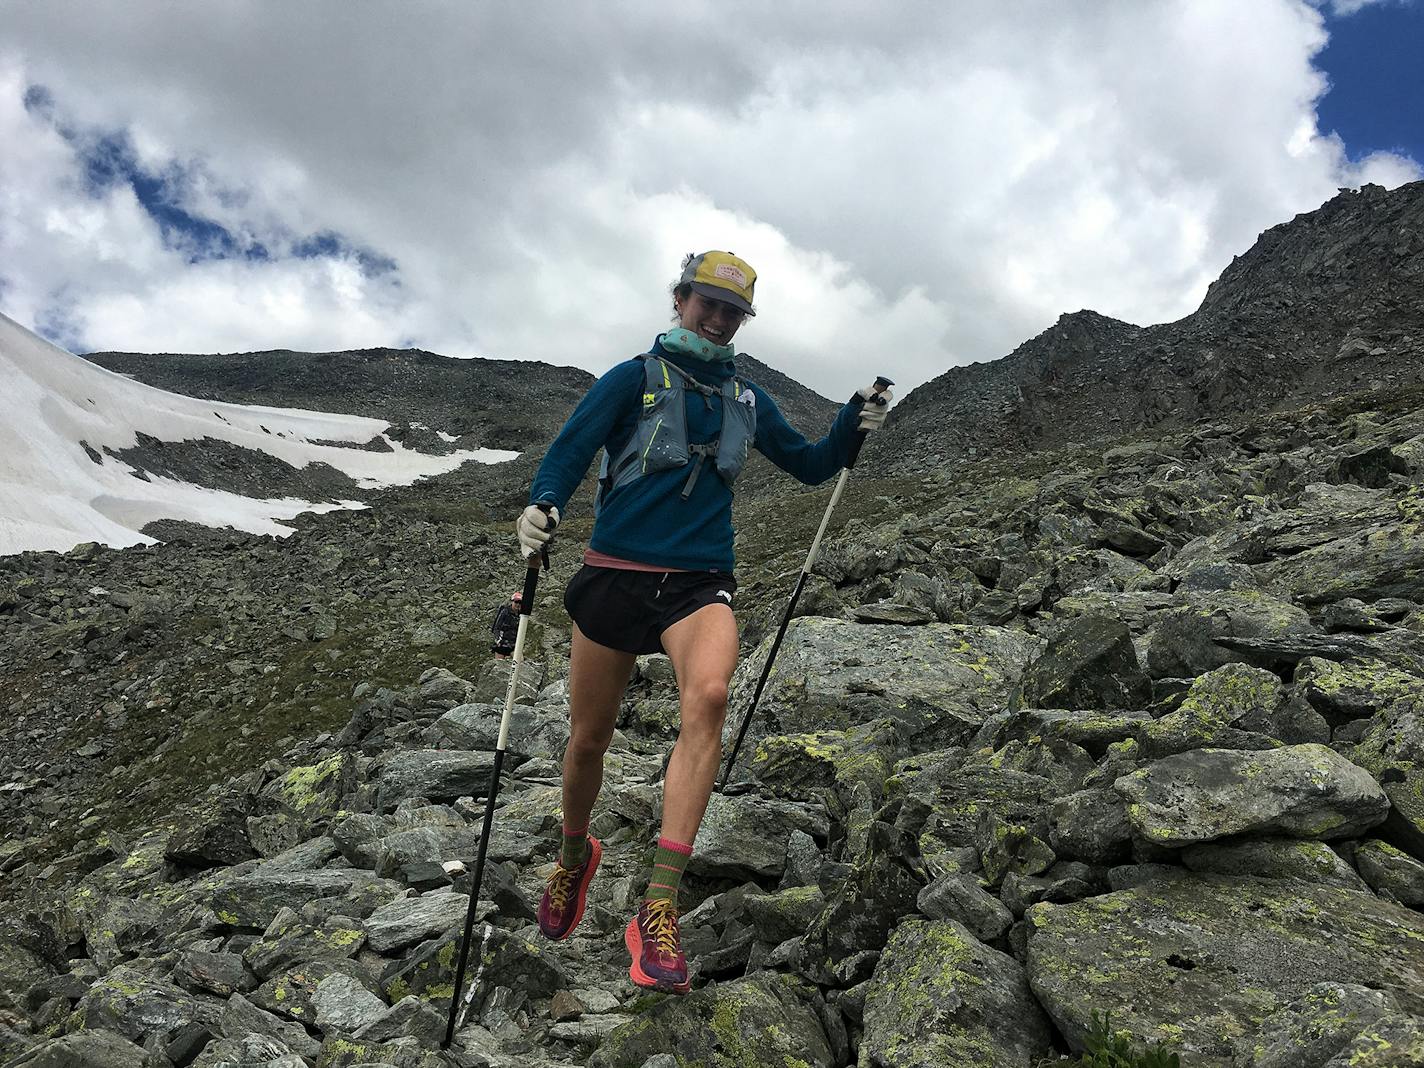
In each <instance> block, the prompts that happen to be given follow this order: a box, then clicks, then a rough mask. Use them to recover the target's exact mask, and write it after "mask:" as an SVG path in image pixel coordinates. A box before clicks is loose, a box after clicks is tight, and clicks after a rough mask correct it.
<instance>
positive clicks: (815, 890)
mask: <svg viewBox="0 0 1424 1068" xmlns="http://www.w3.org/2000/svg"><path fill="white" fill-rule="evenodd" d="M825 904H826V898H825V895H824V894H823V893H822V892H821V888H820V887H819V886H794V887H788V888H786V889H785V890H779V891H777V892H776V893H774V894H748V895H747V896H746V898H745V899H744V901H743V906H744V907H745V908H746V910H747V916H748V917H749V918H750V919H751V921H752V924H753V926H754V927H755V929H756V936H757V938H758V939H760V940H761V941H763V942H767V943H771V944H773V945H774V944H778V943H781V942H784V941H786V940H787V939H788V938H794V937H796V936H797V935H801V934H804V933H805V931H806V928H808V927H809V926H811V923H812V921H814V920H815V919H816V917H817V916H819V915H820V914H821V911H822V909H824V908H825Z"/></svg>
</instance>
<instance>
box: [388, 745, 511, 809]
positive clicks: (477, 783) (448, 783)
mask: <svg viewBox="0 0 1424 1068" xmlns="http://www.w3.org/2000/svg"><path fill="white" fill-rule="evenodd" d="M493 768H494V754H493V753H468V752H465V751H463V750H459V749H408V750H404V751H401V752H395V753H387V754H385V755H384V756H382V757H379V758H377V760H376V762H375V764H374V765H373V766H372V768H371V782H372V784H373V785H374V786H375V788H376V805H377V807H378V808H379V809H380V810H381V811H382V812H391V811H393V810H394V809H395V807H396V806H397V805H399V804H400V803H401V802H402V801H404V800H405V799H406V798H409V797H423V798H427V799H428V800H431V801H454V800H455V799H456V798H458V797H476V798H481V797H484V796H485V794H486V793H487V792H488V790H489V784H490V773H491V771H492V770H493Z"/></svg>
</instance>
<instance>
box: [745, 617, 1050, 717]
mask: <svg viewBox="0 0 1424 1068" xmlns="http://www.w3.org/2000/svg"><path fill="white" fill-rule="evenodd" d="M770 642H771V639H770V638H768V639H767V640H766V641H764V642H763V643H762V644H761V646H760V647H759V648H758V649H757V651H756V652H755V653H754V654H753V655H752V656H750V657H748V658H747V659H746V660H745V661H744V662H743V663H742V665H741V666H740V667H739V668H738V669H737V674H736V675H735V676H734V678H733V686H732V695H731V707H734V708H739V707H744V706H745V705H746V703H747V702H748V701H749V700H750V697H751V690H752V688H753V687H754V686H755V684H756V680H757V678H758V676H759V675H760V673H761V669H762V665H763V663H764V662H765V659H766V655H767V653H768V652H769V650H770ZM1039 648H1040V642H1039V641H1038V639H1036V638H1032V637H1029V636H1027V635H1022V634H1016V633H1013V632H1010V631H1004V630H1000V629H998V628H994V627H965V626H953V625H948V624H942V623H931V624H929V625H927V626H923V627H898V626H889V625H887V626H864V625H860V624H855V623H849V622H846V621H844V620H838V619H827V618H824V617H820V616H811V617H805V618H802V619H796V620H793V621H792V623H791V625H790V627H789V628H788V629H787V632H786V638H785V640H784V642H783V644H782V647H781V651H780V652H779V653H778V654H777V659H776V667H775V669H774V670H773V672H772V674H771V678H770V680H769V682H768V683H767V687H766V690H765V692H764V693H763V694H762V698H761V701H760V703H759V704H758V706H757V715H756V718H755V720H754V721H753V722H752V725H751V727H750V729H749V731H748V737H749V739H750V740H751V741H750V744H755V742H756V740H758V739H760V738H763V737H765V736H767V735H772V734H804V733H809V732H812V731H823V730H844V729H846V728H848V727H851V726H854V725H856V724H857V723H863V722H868V721H869V720H871V719H877V718H885V717H891V718H896V719H898V721H899V722H900V723H901V725H902V732H903V734H904V736H905V737H906V738H912V737H915V736H917V735H926V734H930V735H934V736H936V737H938V736H940V735H939V733H937V732H943V731H944V730H945V728H946V726H947V725H948V724H954V723H958V724H963V725H964V727H965V729H966V730H967V731H969V732H972V731H973V730H974V729H975V728H977V726H978V725H979V724H980V723H981V722H982V721H983V719H984V717H985V716H987V715H989V714H991V713H993V712H997V711H1000V710H1001V709H1002V708H1003V707H1004V703H1005V702H1006V700H1007V699H1008V695H1009V693H1010V691H1011V690H1012V689H1013V687H1014V686H1015V685H1016V684H1017V682H1018V679H1019V674H1020V672H1022V670H1023V667H1024V665H1025V664H1026V663H1027V662H1028V660H1029V659H1030V657H1031V656H1032V655H1033V654H1034V653H1035V652H1036V651H1037V650H1038V649H1039ZM858 698H859V700H858ZM733 729H735V724H733V723H731V722H730V717H729V724H728V732H730V731H731V730H733Z"/></svg>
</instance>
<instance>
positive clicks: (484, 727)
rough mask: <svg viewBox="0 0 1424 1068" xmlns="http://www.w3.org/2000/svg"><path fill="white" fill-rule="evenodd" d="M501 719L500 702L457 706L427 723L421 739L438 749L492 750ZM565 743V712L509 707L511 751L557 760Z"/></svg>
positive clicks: (502, 709) (509, 744) (567, 730)
mask: <svg viewBox="0 0 1424 1068" xmlns="http://www.w3.org/2000/svg"><path fill="white" fill-rule="evenodd" d="M503 718H504V703H503V702H500V703H499V704H463V705H457V706H456V707H454V708H452V709H450V710H449V711H448V712H446V713H445V714H444V715H442V716H441V717H440V718H439V719H437V720H436V721H435V722H434V723H433V724H432V725H431V726H430V729H429V730H427V731H426V734H425V738H426V741H427V742H429V743H430V744H431V745H432V746H435V747H437V748H441V749H470V750H487V751H493V749H494V748H495V746H496V744H497V743H498V741H499V729H500V722H501V720H502V719H503ZM568 742H569V717H568V715H567V714H566V713H564V712H556V711H553V710H551V709H547V708H534V707H530V706H529V705H515V706H514V708H513V709H511V710H510V717H509V741H508V748H509V749H510V751H511V752H514V753H519V754H521V755H523V756H529V757H536V756H538V757H550V758H553V759H559V758H561V757H562V756H563V755H564V748H565V747H566V746H567V745H568Z"/></svg>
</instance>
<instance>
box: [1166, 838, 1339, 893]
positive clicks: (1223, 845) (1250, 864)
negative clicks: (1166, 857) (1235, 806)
mask: <svg viewBox="0 0 1424 1068" xmlns="http://www.w3.org/2000/svg"><path fill="white" fill-rule="evenodd" d="M1182 863H1184V864H1185V865H1186V866H1187V867H1188V868H1190V869H1191V870H1192V871H1200V872H1214V873H1216V874H1218V875H1255V876H1257V877H1258V878H1262V879H1299V880H1301V881H1302V882H1311V883H1323V884H1324V885H1326V886H1343V887H1346V888H1348V889H1351V890H1364V889H1366V886H1365V883H1364V881H1363V880H1362V879H1361V878H1360V877H1359V876H1358V875H1356V874H1355V869H1354V868H1352V867H1350V865H1349V864H1347V863H1345V861H1343V860H1341V859H1340V856H1339V854H1338V853H1336V852H1335V851H1334V850H1333V849H1331V848H1330V847H1329V846H1328V845H1326V844H1325V843H1324V842H1303V841H1300V840H1299V839H1293V838H1254V839H1246V840H1244V841H1234V842H1208V843H1206V844H1204V845H1194V846H1188V847H1187V848H1186V849H1184V850H1182Z"/></svg>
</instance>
